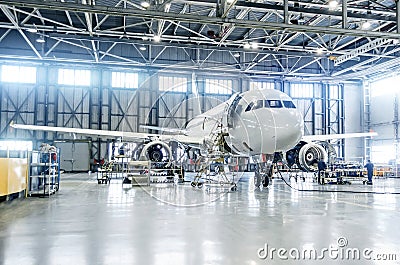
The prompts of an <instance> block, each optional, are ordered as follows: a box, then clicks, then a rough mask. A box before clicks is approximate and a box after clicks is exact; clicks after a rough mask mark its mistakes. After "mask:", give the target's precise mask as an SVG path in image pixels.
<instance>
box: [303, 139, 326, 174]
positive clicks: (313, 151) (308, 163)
mask: <svg viewBox="0 0 400 265" xmlns="http://www.w3.org/2000/svg"><path fill="white" fill-rule="evenodd" d="M320 160H323V161H324V162H327V161H328V154H327V152H326V151H325V149H324V148H323V147H322V146H320V145H319V144H314V143H309V144H305V145H303V147H302V148H300V150H299V163H298V166H299V168H300V169H302V170H305V171H317V170H318V166H317V163H318V161H320Z"/></svg>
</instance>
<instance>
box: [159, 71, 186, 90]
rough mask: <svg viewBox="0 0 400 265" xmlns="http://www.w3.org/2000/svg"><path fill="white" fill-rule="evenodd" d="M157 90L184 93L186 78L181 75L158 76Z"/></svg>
mask: <svg viewBox="0 0 400 265" xmlns="http://www.w3.org/2000/svg"><path fill="white" fill-rule="evenodd" d="M158 83H159V90H160V91H164V92H180V93H186V92H187V90H188V78H187V77H183V76H169V75H165V76H163V75H162V76H159V79H158Z"/></svg>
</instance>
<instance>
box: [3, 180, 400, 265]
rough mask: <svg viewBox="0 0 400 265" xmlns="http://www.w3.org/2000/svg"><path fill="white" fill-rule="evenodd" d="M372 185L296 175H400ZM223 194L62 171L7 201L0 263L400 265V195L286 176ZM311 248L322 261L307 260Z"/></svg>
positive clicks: (398, 187)
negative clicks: (34, 193)
mask: <svg viewBox="0 0 400 265" xmlns="http://www.w3.org/2000/svg"><path fill="white" fill-rule="evenodd" d="M374 184H375V185H374V186H364V185H362V184H360V183H353V184H352V185H341V186H336V185H325V186H318V185H317V184H315V183H313V182H311V179H307V180H306V182H304V183H302V182H301V183H295V182H294V180H293V179H292V185H293V186H294V187H298V188H305V189H322V190H344V191H346V190H347V191H351V190H353V191H354V190H357V191H368V192H369V191H379V192H381V191H385V192H400V179H387V180H382V179H379V180H375V183H374ZM226 191H227V189H225V188H224V187H209V188H207V187H204V188H203V189H201V190H200V189H197V188H192V187H191V186H190V184H189V183H186V184H184V185H173V184H154V185H151V186H150V187H147V188H140V187H136V188H128V189H123V188H122V185H121V182H120V180H112V182H111V184H110V185H98V184H97V181H96V179H95V176H93V174H92V175H91V176H89V175H88V174H75V175H66V174H64V175H63V176H62V182H61V188H60V191H59V192H58V193H57V194H56V195H53V196H51V197H50V198H27V199H22V200H20V199H18V200H14V201H12V202H6V203H2V204H0V264H2V265H3V264H12V265H15V264H40V265H46V264H74V265H78V264H155V265H156V264H160V265H165V264H241V265H243V264H250V265H251V264H306V263H307V264H309V263H312V264H313V263H315V264H333V263H334V262H335V263H337V261H338V260H339V261H340V263H348V264H383V263H382V261H377V260H376V261H367V260H366V259H367V258H369V257H370V258H372V259H374V258H380V259H382V258H385V257H386V258H390V259H393V258H396V259H397V262H395V261H390V262H385V263H384V264H398V263H399V260H400V229H399V228H398V227H399V225H400V215H399V213H398V209H399V208H400V195H389V194H370V193H369V194H368V193H366V194H354V193H319V192H299V191H296V190H294V189H291V188H290V187H288V186H287V185H286V184H285V183H284V182H283V181H282V180H279V179H274V180H273V182H272V185H271V186H270V187H269V188H268V189H265V190H254V182H253V178H251V177H250V175H249V174H245V175H244V176H243V177H242V179H241V181H240V182H239V185H238V191H236V192H226ZM267 248H268V250H267V252H268V256H267V257H265V255H266V251H264V250H266V249H267ZM273 248H276V249H279V248H282V249H283V250H281V251H282V252H281V257H279V256H278V253H277V252H276V251H275V252H274V250H273ZM324 248H330V250H329V251H330V252H327V251H325V250H324ZM335 249H336V252H335ZM348 249H355V250H357V251H359V253H361V255H362V256H361V257H360V259H358V258H357V256H356V254H354V255H351V254H346V253H348ZM366 249H367V253H366V255H365V256H364V255H363V252H364V251H365V250H366ZM368 249H370V250H371V251H373V252H372V253H371V252H368ZM284 250H286V251H287V252H286V253H285V252H284ZM307 250H309V252H307ZM314 250H315V251H316V252H317V254H318V256H319V257H317V259H319V260H314V258H313V257H311V262H310V258H309V255H310V253H311V252H312V251H314ZM271 251H272V252H271ZM324 251H325V252H324ZM271 253H272V255H273V256H272V257H271ZM289 253H290V254H289ZM298 253H300V254H299V256H297V255H298ZM304 253H305V256H306V257H305V258H303V254H304ZM307 253H308V254H307ZM313 253H314V252H313ZM343 253H344V254H343ZM375 254H395V255H396V256H391V257H389V256H388V255H386V256H384V255H381V256H374V255H375ZM329 255H331V256H329ZM349 256H350V258H347V257H349ZM352 257H353V258H352ZM285 258H287V259H286V260H285ZM295 258H298V259H299V260H300V261H299V260H295ZM347 260H349V261H347Z"/></svg>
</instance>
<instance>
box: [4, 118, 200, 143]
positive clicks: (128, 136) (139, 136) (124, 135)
mask: <svg viewBox="0 0 400 265" xmlns="http://www.w3.org/2000/svg"><path fill="white" fill-rule="evenodd" d="M10 126H11V127H13V128H15V129H22V130H30V131H45V132H57V133H66V134H80V135H88V136H89V135H91V136H97V137H100V138H121V139H124V140H145V139H149V140H151V139H159V140H162V141H173V140H175V141H178V142H181V143H185V144H198V145H200V144H202V143H203V139H202V138H200V137H191V136H187V135H164V134H150V133H137V132H122V131H107V130H93V129H78V128H67V127H53V126H38V125H25V124H14V123H11V124H10Z"/></svg>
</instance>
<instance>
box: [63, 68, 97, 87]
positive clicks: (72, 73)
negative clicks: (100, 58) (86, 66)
mask: <svg viewBox="0 0 400 265" xmlns="http://www.w3.org/2000/svg"><path fill="white" fill-rule="evenodd" d="M58 84H59V85H69V86H90V71H89V70H77V69H58Z"/></svg>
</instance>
